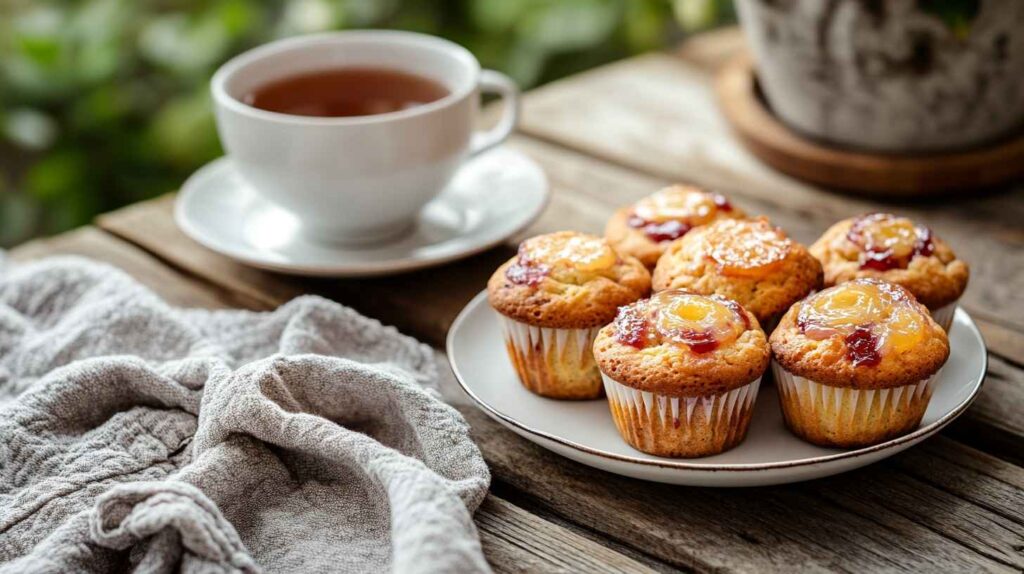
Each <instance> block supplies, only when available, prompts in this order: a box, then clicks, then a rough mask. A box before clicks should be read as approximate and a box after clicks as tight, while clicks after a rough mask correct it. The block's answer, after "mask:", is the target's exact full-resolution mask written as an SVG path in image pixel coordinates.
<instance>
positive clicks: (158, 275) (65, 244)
mask: <svg viewBox="0 0 1024 574" xmlns="http://www.w3.org/2000/svg"><path fill="white" fill-rule="evenodd" d="M58 255H69V256H70V255H75V256H82V257H88V258H90V259H95V260H97V261H102V262H104V263H109V264H111V265H114V266H115V267H118V268H120V269H123V270H124V271H126V272H127V273H128V274H129V275H131V276H132V277H134V278H135V279H137V280H138V281H139V282H140V283H142V284H143V285H145V286H147V287H149V288H150V289H152V290H153V291H154V292H155V293H156V294H158V295H160V296H161V297H163V298H164V299H165V300H166V301H167V302H169V303H171V304H173V305H180V306H185V307H204V308H207V309H224V308H233V307H239V306H242V305H241V304H240V300H239V298H238V297H237V296H236V295H235V292H234V291H231V290H226V289H221V288H218V287H215V286H213V285H200V284H198V283H197V282H195V281H190V280H188V278H187V277H185V276H184V275H182V273H181V272H180V271H177V270H175V269H173V268H171V267H168V266H166V265H161V264H160V263H159V262H158V261H157V260H156V259H154V258H153V256H151V255H149V254H147V253H146V252H145V251H143V250H141V249H139V248H138V247H136V246H134V245H132V244H131V243H128V242H126V241H122V240H120V239H117V238H115V237H114V236H112V235H110V234H109V233H105V232H103V231H101V230H99V229H96V228H95V227H83V228H80V229H76V230H74V231H71V232H68V233H65V234H62V235H58V236H56V237H53V238H49V239H37V240H35V241H32V242H29V243H25V244H23V245H20V246H18V247H17V248H15V249H12V250H11V251H10V257H11V260H12V261H15V262H17V261H28V260H32V259H40V258H42V257H48V256H58Z"/></svg>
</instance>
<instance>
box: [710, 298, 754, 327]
mask: <svg viewBox="0 0 1024 574" xmlns="http://www.w3.org/2000/svg"><path fill="white" fill-rule="evenodd" d="M715 299H718V300H719V301H721V302H722V303H724V304H725V306H726V307H728V308H730V309H732V310H733V312H734V313H736V314H737V315H739V317H740V320H741V321H743V328H744V329H745V330H747V331H749V330H750V315H747V311H746V310H745V309H743V307H741V306H740V304H739V303H737V302H735V301H733V300H732V299H726V298H725V297H717V296H716V297H715Z"/></svg>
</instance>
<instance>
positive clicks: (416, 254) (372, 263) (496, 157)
mask: <svg viewBox="0 0 1024 574" xmlns="http://www.w3.org/2000/svg"><path fill="white" fill-rule="evenodd" d="M547 201H548V183H547V179H546V178H545V176H544V172H543V171H542V170H541V169H540V167H539V166H537V164H536V163H534V162H533V160H531V159H530V158H528V157H526V156H525V155H523V154H522V153H520V152H517V151H515V150H513V149H509V148H498V149H495V150H493V151H490V152H487V153H484V154H482V155H479V156H477V157H475V158H472V159H470V160H469V161H467V162H466V163H465V164H464V165H463V166H462V168H461V169H460V170H459V172H458V173H457V174H456V175H455V178H454V179H453V180H452V182H451V183H450V184H449V185H448V187H447V188H446V189H445V190H444V191H443V192H442V193H441V195H439V196H438V197H437V198H436V199H434V200H433V201H432V202H430V203H429V204H428V205H427V206H426V207H425V208H424V210H423V212H422V213H421V214H420V218H419V221H418V224H417V226H416V229H415V230H414V231H413V232H412V233H410V234H409V235H407V236H405V237H403V238H400V239H398V240H395V241H391V242H388V243H382V244H375V245H369V246H360V247H341V246H334V245H327V244H321V243H317V242H313V241H310V240H309V239H307V238H305V237H303V236H302V235H300V234H299V233H298V228H299V226H298V222H297V221H296V220H295V218H294V217H293V216H292V215H291V214H289V213H287V212H285V211H283V210H281V209H278V208H277V207H275V206H274V205H272V204H270V203H268V202H266V201H264V200H263V199H262V198H261V197H259V196H258V195H257V194H256V193H254V192H253V191H252V190H251V189H250V188H249V187H248V186H247V185H246V184H245V183H244V182H243V181H242V179H241V178H240V177H239V176H238V174H237V173H236V172H235V170H234V166H233V165H232V164H231V162H230V161H229V160H228V159H227V158H221V159H218V160H215V161H213V162H211V163H210V164H208V165H206V166H204V167H203V168H202V169H200V170H199V171H197V172H196V173H194V174H193V175H192V177H190V178H189V179H188V181H186V182H185V185H184V186H182V189H181V192H180V193H179V194H178V201H177V204H176V206H175V213H174V215H175V220H176V221H177V222H178V225H179V226H180V227H181V229H182V230H183V231H184V232H185V233H186V234H187V235H188V236H189V237H191V238H192V239H195V240H196V241H198V242H199V243H200V244H202V245H204V246H206V247H208V248H209V249H212V250H214V251H216V252H218V253H221V254H222V255H226V256H228V257H231V258H232V259H236V260H238V261H240V262H242V263H245V264H247V265H251V266H253V267H259V268H262V269H269V270H271V271H280V272H283V273H292V274H297V275H319V276H333V277H360V276H370V275H386V274H390V273H399V272H403V271H411V270H413V269H421V268H424V267H430V266H433V265H439V264H442V263H447V262H449V261H452V260H455V259H459V258H462V257H468V256H470V255H473V254H475V253H479V252H481V251H483V250H485V249H488V248H490V247H493V246H495V245H497V244H498V243H500V242H501V241H503V240H505V239H507V238H508V237H510V236H512V235H514V234H516V233H518V232H519V231H521V230H522V229H524V228H526V226H528V225H529V224H530V223H532V222H533V221H534V220H535V219H536V218H537V216H539V215H540V213H541V212H542V211H543V210H544V207H545V205H547Z"/></svg>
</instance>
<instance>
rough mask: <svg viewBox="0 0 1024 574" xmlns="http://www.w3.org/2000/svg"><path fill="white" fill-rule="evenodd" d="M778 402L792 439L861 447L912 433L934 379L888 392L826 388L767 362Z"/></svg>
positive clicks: (777, 364) (927, 398)
mask: <svg viewBox="0 0 1024 574" xmlns="http://www.w3.org/2000/svg"><path fill="white" fill-rule="evenodd" d="M772 373H773V374H774V376H775V385H776V386H777V387H778V390H779V402H780V404H781V406H782V412H783V415H784V416H785V418H786V422H787V424H788V425H789V427H790V429H792V430H793V431H794V432H795V433H796V434H798V435H800V436H801V437H803V438H806V439H808V440H810V441H811V442H814V443H817V444H833V443H834V444H836V445H841V446H854V445H866V444H870V443H872V442H878V441H880V440H885V439H888V438H892V437H894V436H898V435H900V434H905V433H906V432H910V431H911V430H913V429H914V428H916V427H917V426H918V425H919V424H920V422H921V417H922V416H923V415H924V411H925V409H926V408H927V407H928V401H929V400H931V396H932V391H933V390H934V385H935V378H936V376H937V375H938V373H936V374H934V375H932V376H930V377H928V378H927V379H924V380H922V381H919V382H917V383H914V384H910V385H904V386H900V387H892V388H888V389H854V388H850V387H832V386H829V385H823V384H821V383H816V382H814V381H812V380H810V379H807V378H804V377H800V376H797V375H794V374H793V373H790V372H789V371H787V370H786V369H784V368H783V367H782V366H781V365H779V363H778V362H776V361H774V360H773V361H772Z"/></svg>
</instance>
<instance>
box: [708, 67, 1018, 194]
mask: <svg viewBox="0 0 1024 574" xmlns="http://www.w3.org/2000/svg"><path fill="white" fill-rule="evenodd" d="M715 91H716V94H717V96H718V98H717V99H718V104H719V108H720V109H721V111H722V114H723V115H724V116H725V117H726V118H727V119H728V120H729V123H730V125H731V126H732V128H733V130H734V131H735V132H736V134H737V136H738V137H739V139H740V140H741V141H742V142H743V143H744V144H745V145H746V146H747V149H749V150H750V151H751V153H753V154H754V155H756V156H757V157H758V158H760V159H761V160H763V161H764V162H765V163H767V164H768V165H770V166H772V167H774V168H775V169H777V170H779V171H781V172H783V173H786V174H789V175H791V176H793V177H795V178H797V179H800V180H803V181H807V182H811V183H814V184H817V185H822V186H825V187H831V188H837V189H843V190H850V191H851V192H853V193H858V194H865V195H871V196H877V197H880V198H892V197H893V196H900V197H907V198H921V197H927V196H937V195H945V194H950V193H952V192H963V191H973V190H976V189H979V188H987V187H992V186H995V185H1000V184H1005V183H1007V182H1009V181H1014V180H1016V179H1019V178H1020V176H1021V175H1022V174H1024V135H1019V136H1018V137H1015V138H1011V139H1009V140H1006V141H1002V142H998V143H995V144H992V145H991V146H988V147H985V148H981V149H976V150H965V151H959V152H949V153H943V154H934V155H915V156H910V155H907V156H897V155H883V154H871V153H867V152H858V151H854V150H849V149H842V148H837V147H830V146H828V145H826V144H824V143H820V142H817V141H815V140H813V139H810V138H808V137H805V136H801V135H800V134H799V133H797V132H796V131H794V130H792V129H791V128H789V127H788V126H786V125H785V124H783V123H782V122H781V121H780V120H779V119H778V118H776V117H775V116H774V115H773V114H772V113H771V111H770V110H769V109H768V107H767V104H766V103H765V101H764V99H763V98H762V97H761V95H760V93H759V91H758V89H757V84H756V81H755V79H754V67H753V62H752V61H751V58H750V57H749V56H747V55H745V54H744V55H741V56H739V57H737V58H735V59H734V60H733V61H732V62H730V63H728V64H726V65H725V66H724V67H723V69H721V70H720V71H718V73H717V74H716V77H715Z"/></svg>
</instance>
